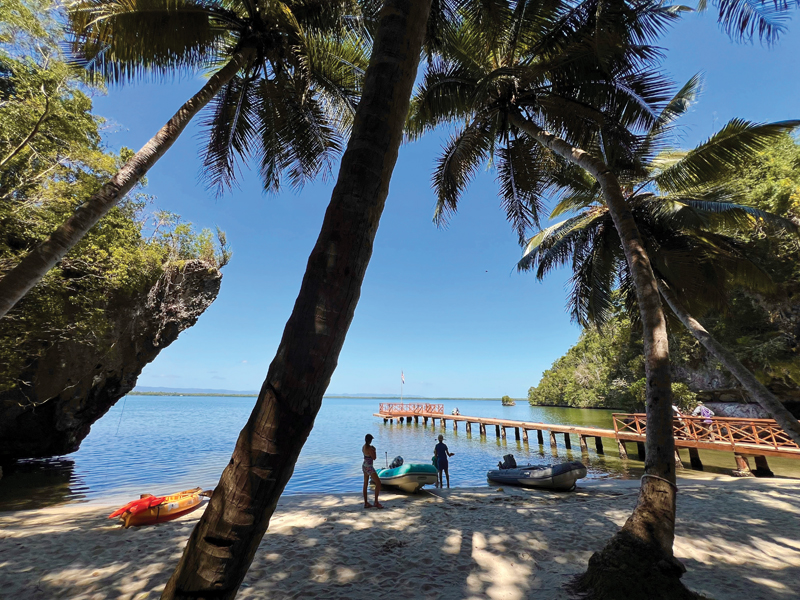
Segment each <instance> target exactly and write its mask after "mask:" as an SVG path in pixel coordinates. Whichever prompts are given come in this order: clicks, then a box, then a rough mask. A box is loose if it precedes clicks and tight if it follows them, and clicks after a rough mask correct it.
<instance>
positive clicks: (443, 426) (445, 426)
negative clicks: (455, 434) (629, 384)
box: [441, 419, 447, 429]
mask: <svg viewBox="0 0 800 600" xmlns="http://www.w3.org/2000/svg"><path fill="white" fill-rule="evenodd" d="M441 421H442V429H447V419H442V420H441Z"/></svg>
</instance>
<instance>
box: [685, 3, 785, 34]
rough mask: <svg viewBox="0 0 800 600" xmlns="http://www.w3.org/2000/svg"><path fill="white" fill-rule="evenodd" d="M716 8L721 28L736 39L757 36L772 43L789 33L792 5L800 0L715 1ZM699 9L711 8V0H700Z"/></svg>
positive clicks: (713, 4)
mask: <svg viewBox="0 0 800 600" xmlns="http://www.w3.org/2000/svg"><path fill="white" fill-rule="evenodd" d="M711 5H712V6H713V7H714V8H716V9H717V20H718V21H719V24H720V26H721V27H722V29H723V30H724V31H725V32H726V33H727V34H728V35H729V36H731V38H733V39H735V40H737V41H751V40H752V39H753V38H754V37H758V38H759V39H761V40H762V41H766V42H767V43H769V44H772V43H775V42H776V41H777V40H778V38H779V37H780V36H781V35H782V34H783V33H785V32H786V23H787V22H788V21H789V19H790V18H791V15H790V14H789V12H790V11H791V9H792V5H794V6H795V7H800V1H799V0H794V2H792V0H712V2H711ZM697 8H698V10H699V11H701V12H702V11H705V10H707V9H708V0H699V1H698V3H697Z"/></svg>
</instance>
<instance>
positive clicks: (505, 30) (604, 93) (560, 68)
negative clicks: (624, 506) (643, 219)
mask: <svg viewBox="0 0 800 600" xmlns="http://www.w3.org/2000/svg"><path fill="white" fill-rule="evenodd" d="M494 4H497V3H494ZM503 4H504V5H505V7H506V10H505V11H504V12H503V13H502V15H501V16H500V17H498V20H499V22H501V23H502V25H500V26H496V27H489V28H485V29H484V28H482V26H481V24H482V22H483V20H482V19H480V18H478V17H476V16H473V15H471V14H466V15H464V16H463V21H462V24H461V27H460V28H457V29H456V30H455V31H454V32H453V33H452V34H450V35H449V36H448V38H447V39H446V43H444V44H443V45H442V48H441V49H440V51H439V53H438V55H437V57H436V59H435V60H434V61H432V62H431V63H430V65H429V67H428V69H427V71H426V73H425V77H424V79H423V82H422V85H421V86H420V88H419V91H418V93H417V95H416V97H415V99H414V101H413V103H412V110H413V112H412V118H411V119H410V125H409V134H410V135H411V136H412V137H413V136H417V135H420V134H422V133H423V132H425V131H428V130H430V129H432V128H434V127H436V126H438V125H440V124H444V123H451V122H455V123H459V126H458V129H457V131H456V133H455V135H454V136H453V137H452V138H451V139H450V140H449V142H448V143H447V145H446V146H445V148H444V151H443V154H442V156H441V158H440V159H439V164H438V166H437V169H436V171H435V173H434V178H433V179H434V187H435V189H436V191H437V195H438V204H437V211H436V216H435V219H436V220H437V221H439V222H441V221H443V220H444V219H446V218H447V216H448V214H449V213H450V212H452V211H454V210H455V208H456V207H457V204H458V200H459V197H460V195H461V193H462V192H463V190H464V189H465V188H466V186H467V185H468V184H469V181H470V179H471V178H472V176H473V175H474V174H475V173H476V172H477V170H478V169H479V167H480V165H481V164H482V163H484V162H486V161H488V160H493V162H494V163H495V164H496V165H497V173H498V179H499V182H500V187H501V192H502V197H503V203H504V205H505V207H506V210H507V212H508V214H509V217H510V218H511V219H512V221H513V222H514V223H515V225H516V229H517V231H518V233H520V234H521V232H522V231H524V229H525V228H526V227H527V226H528V225H529V224H530V223H533V224H535V223H536V222H537V219H538V214H539V211H540V208H541V206H542V205H543V200H542V199H543V198H544V197H545V195H546V193H547V191H548V190H550V189H552V188H554V187H556V188H557V187H559V185H560V181H561V179H562V178H563V177H565V176H566V177H568V176H569V174H570V172H572V171H576V170H577V171H580V170H583V171H586V172H588V173H589V175H590V176H591V177H592V179H593V180H594V181H595V182H597V184H598V186H599V188H600V189H601V191H602V193H603V197H604V199H605V201H606V205H607V206H608V210H609V214H610V215H611V217H612V220H613V222H614V226H615V228H616V229H617V231H619V232H620V235H621V240H622V247H623V249H624V252H625V257H626V261H627V264H628V265H629V268H630V273H631V277H632V280H633V282H634V285H635V289H636V293H637V303H638V307H639V311H640V316H641V322H642V329H643V339H644V358H645V370H646V377H647V430H648V439H647V460H646V463H645V472H646V476H645V477H644V478H643V479H642V484H641V493H640V494H639V501H638V503H637V506H636V508H635V510H634V513H633V515H632V516H631V518H630V519H628V521H627V522H626V524H625V526H624V527H623V529H622V531H620V532H619V533H618V534H617V535H616V536H615V537H614V538H613V539H612V541H611V542H610V543H609V545H607V547H606V549H605V550H604V551H603V553H601V554H598V555H595V559H593V560H592V561H591V562H590V566H589V573H588V577H587V578H585V579H584V582H585V583H586V585H587V586H588V587H592V588H597V589H599V588H600V587H603V586H607V587H609V588H613V586H614V585H616V581H617V579H619V577H618V576H614V577H611V576H610V575H609V573H610V572H611V569H613V568H614V567H613V566H611V562H614V564H616V565H619V564H624V565H625V566H626V569H628V571H627V574H628V575H629V577H627V578H626V579H627V580H629V581H631V582H638V584H639V588H638V589H636V590H633V589H632V590H630V594H629V597H631V598H633V597H648V594H649V593H650V591H651V590H652V589H653V587H656V588H658V589H663V590H664V593H665V594H669V593H672V594H673V597H680V595H681V594H685V593H687V592H686V590H685V588H683V587H682V586H681V585H680V582H679V580H678V578H679V577H680V574H681V573H682V565H680V563H678V561H677V560H675V559H674V556H673V553H672V542H673V539H674V523H675V497H676V487H675V483H674V482H675V465H674V440H673V437H672V411H671V404H672V398H671V396H672V389H671V382H670V365H669V350H668V338H667V326H666V320H665V316H664V312H663V310H662V307H661V302H660V297H659V292H658V287H657V282H656V279H655V276H654V273H653V270H652V268H651V266H650V261H649V258H648V255H647V252H646V249H645V246H644V244H643V241H642V238H641V236H640V234H639V232H638V230H637V228H636V223H635V221H634V219H633V216H632V214H631V212H630V210H629V207H628V204H627V203H626V201H625V197H624V195H623V191H622V186H621V185H620V182H619V180H618V178H617V175H616V173H615V172H614V171H613V170H612V169H611V168H610V167H609V165H608V161H609V160H610V159H612V158H613V159H614V160H616V161H617V162H620V161H622V159H624V158H625V157H626V156H629V155H631V153H632V148H633V147H634V146H635V144H636V143H637V141H638V139H639V137H640V135H641V134H642V133H643V132H646V131H647V130H648V129H649V128H651V127H652V126H654V124H655V122H656V120H657V119H658V116H659V114H660V110H659V109H660V107H661V106H663V104H665V103H666V102H667V101H668V100H669V95H668V90H669V84H668V82H667V81H666V80H665V79H664V78H663V77H661V76H660V75H659V73H658V72H655V71H654V70H653V69H651V68H649V65H650V63H651V60H652V59H654V58H657V57H658V51H657V49H655V48H653V46H652V41H653V40H654V39H655V38H656V37H657V36H658V35H659V34H660V33H662V32H663V31H664V30H665V28H666V27H667V26H668V25H669V23H671V22H672V21H673V20H675V19H676V18H677V16H678V15H679V13H680V10H681V9H680V8H673V7H668V6H665V5H663V4H662V3H660V2H647V1H645V2H625V1H620V0H602V1H587V2H577V3H571V4H568V5H566V6H565V5H560V6H557V7H555V8H553V7H552V5H547V6H544V5H537V4H536V3H533V2H523V1H519V2H505V3H503ZM637 133H639V135H637ZM612 153H613V155H612ZM629 168H630V169H632V170H634V171H635V170H637V169H639V170H641V169H640V167H638V166H637V165H636V164H631V165H629ZM615 556H616V558H614V557H615ZM623 557H624V558H623ZM656 565H660V566H658V567H657V566H656ZM606 566H608V567H609V568H608V569H606V568H605V567H606ZM643 573H644V576H643ZM673 586H674V587H673ZM637 594H638V596H637Z"/></svg>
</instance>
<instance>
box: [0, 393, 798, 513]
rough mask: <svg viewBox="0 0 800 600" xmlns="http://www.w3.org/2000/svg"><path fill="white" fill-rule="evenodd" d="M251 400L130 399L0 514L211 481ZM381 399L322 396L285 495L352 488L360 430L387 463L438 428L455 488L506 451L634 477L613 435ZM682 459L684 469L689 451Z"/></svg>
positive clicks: (521, 458)
mask: <svg viewBox="0 0 800 600" xmlns="http://www.w3.org/2000/svg"><path fill="white" fill-rule="evenodd" d="M430 401H431V400H429V402H430ZM436 402H441V403H443V404H444V407H445V413H448V414H449V413H450V412H451V411H452V410H453V409H454V408H456V407H458V409H459V410H460V412H461V414H462V415H470V416H479V417H495V418H508V419H519V420H525V421H535V422H544V423H560V424H572V425H592V426H597V427H606V428H613V425H612V420H611V411H605V410H589V409H569V408H552V407H532V406H530V405H528V404H527V403H526V402H518V403H517V405H516V406H509V407H505V406H502V405H501V404H500V401H499V400H494V401H489V400H447V399H444V400H436ZM254 403H255V398H225V397H197V396H183V397H175V396H128V397H126V398H125V399H123V400H122V401H120V402H118V403H117V405H116V406H114V407H113V408H112V409H111V410H110V411H109V412H108V413H107V414H106V415H105V416H104V417H103V418H102V419H100V420H99V421H98V422H97V423H95V424H94V426H93V427H92V431H91V433H90V434H89V436H88V437H87V438H86V439H85V440H84V442H83V444H82V445H81V448H80V450H78V451H77V452H74V453H73V454H70V455H68V456H64V457H60V458H57V459H48V460H36V461H26V462H23V463H20V464H19V465H17V467H16V468H15V469H14V470H12V471H10V472H8V473H7V474H6V476H5V477H4V478H3V479H1V480H0V510H16V509H25V508H35V507H40V506H47V505H53V504H58V503H61V502H71V501H84V502H86V501H88V502H103V503H107V502H109V501H111V502H116V501H117V500H126V499H130V498H134V497H138V495H139V494H140V493H144V492H150V493H155V494H158V493H169V492H174V491H178V490H182V489H187V488H192V487H198V486H199V487H203V488H206V489H207V488H212V487H214V486H215V485H216V483H217V481H218V480H219V476H220V474H221V473H222V470H223V469H224V467H225V465H226V464H227V462H228V460H229V459H230V456H231V452H232V451H233V447H234V444H235V443H236V438H237V437H238V435H239V431H240V430H241V428H242V427H243V426H244V424H245V422H246V421H247V418H248V416H249V414H250V411H251V410H252V408H253V405H254ZM379 404H380V400H379V399H361V398H359V399H351V398H326V399H325V401H324V402H323V405H322V409H321V410H320V412H319V415H318V416H317V420H316V423H315V425H314V430H313V432H312V433H311V435H310V437H309V439H308V441H307V442H306V445H305V447H304V448H303V451H302V453H301V454H300V459H299V460H298V462H297V465H296V467H295V471H294V475H293V476H292V479H291V480H290V481H289V484H288V485H287V487H286V490H285V492H284V493H286V494H304V493H320V492H358V491H360V490H361V486H362V482H363V479H362V474H361V445H362V444H363V443H364V435H365V434H367V433H371V434H372V435H373V436H375V440H374V441H373V444H374V445H375V447H376V448H377V451H378V461H376V462H377V463H380V464H384V462H385V460H386V456H387V455H388V460H389V461H391V460H392V458H394V457H395V456H398V455H400V456H403V458H404V459H405V461H406V462H425V463H427V462H430V459H431V455H432V454H433V447H434V445H435V443H436V436H437V435H438V434H439V433H444V436H445V443H446V444H447V445H448V446H449V448H450V451H451V452H455V456H454V457H453V458H451V459H450V482H451V485H452V486H481V485H488V482H487V480H486V472H487V471H488V470H489V469H491V468H494V466H495V465H496V464H497V462H498V461H499V460H501V458H502V456H503V455H504V454H509V453H511V454H514V456H515V457H516V459H517V462H519V463H521V464H524V463H526V462H531V463H534V464H547V463H555V462H561V461H565V460H582V461H583V462H584V463H585V464H586V465H587V467H588V469H589V475H588V476H589V477H590V478H605V477H617V478H633V477H639V476H640V475H641V473H642V466H643V465H642V463H640V462H639V461H637V460H634V457H635V451H634V450H633V446H632V445H629V453H630V457H631V459H630V460H627V461H621V460H620V459H619V458H618V455H617V450H616V444H615V443H614V442H613V440H608V439H607V440H605V441H604V444H605V455H603V456H601V455H598V454H597V453H596V452H595V449H594V444H593V443H592V440H590V445H589V448H590V450H589V455H588V457H587V456H584V457H581V453H580V447H579V445H578V440H577V439H576V437H575V436H572V444H573V449H572V450H567V449H566V448H565V446H564V440H563V436H561V435H559V436H558V448H557V451H556V453H555V454H553V453H552V451H551V449H550V444H549V440H547V437H545V445H544V446H540V445H539V444H538V442H537V439H536V435H535V433H534V434H533V435H532V436H531V439H530V442H529V443H524V442H521V441H519V442H518V441H516V440H515V439H514V435H513V430H509V434H510V435H509V439H506V440H497V439H496V436H495V433H494V429H493V428H488V429H489V431H488V435H487V436H486V437H483V438H481V436H480V435H479V434H478V429H477V427H475V428H474V431H473V433H472V434H467V433H466V432H465V430H464V425H463V424H460V427H459V430H458V431H457V432H454V431H453V430H452V429H451V428H450V427H448V429H447V430H446V431H444V432H443V431H442V430H441V429H440V428H438V427H437V428H436V429H435V430H434V429H433V428H432V427H431V426H430V424H429V425H428V427H424V426H423V424H422V423H419V424H413V423H412V424H405V423H404V424H402V425H401V424H398V423H397V422H395V423H394V424H386V425H384V424H383V420H382V419H380V418H378V417H373V416H372V415H373V413H375V412H377V411H378V405H379ZM684 453H685V451H684ZM701 457H702V459H703V463H704V464H705V466H706V470H708V471H720V472H724V471H730V469H731V468H733V466H734V465H733V455H731V454H726V453H720V452H702V453H701ZM684 461H685V462H686V463H687V466H688V455H684ZM796 462H797V461H789V460H778V459H770V466H771V467H772V470H773V471H775V473H776V474H777V475H793V476H795V477H796V476H799V475H800V470H798V465H795V464H794V463H796Z"/></svg>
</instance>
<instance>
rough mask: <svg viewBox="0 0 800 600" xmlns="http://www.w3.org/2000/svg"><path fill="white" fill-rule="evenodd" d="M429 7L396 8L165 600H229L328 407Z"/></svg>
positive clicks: (404, 0)
mask: <svg viewBox="0 0 800 600" xmlns="http://www.w3.org/2000/svg"><path fill="white" fill-rule="evenodd" d="M430 4H431V0H388V1H386V2H385V3H384V5H383V8H382V9H381V13H380V16H379V25H378V33H377V36H376V40H375V45H374V49H373V52H372V58H371V59H370V64H369V68H368V69H367V72H366V75H365V81H364V86H363V94H362V98H361V101H360V102H359V105H358V109H357V111H356V115H355V121H354V123H353V130H352V135H351V138H350V141H349V142H348V144H347V149H346V151H345V153H344V156H343V157H342V162H341V167H340V170H339V177H338V180H337V182H336V187H335V188H334V190H333V194H332V197H331V202H330V204H329V206H328V210H327V212H326V213H325V219H324V221H323V224H322V231H321V232H320V235H319V238H318V239H317V243H316V245H315V246H314V250H313V251H312V253H311V256H310V258H309V260H308V266H307V267H306V273H305V276H304V277H303V283H302V286H301V288H300V294H299V295H298V297H297V301H296V302H295V305H294V310H293V311H292V314H291V316H290V317H289V321H288V322H287V324H286V328H285V329H284V332H283V338H282V339H281V343H280V346H279V347H278V352H277V355H276V356H275V358H274V359H273V361H272V364H271V365H270V367H269V372H268V373H267V378H266V380H265V381H264V384H263V386H262V387H261V391H260V393H259V396H258V400H257V402H256V405H255V408H254V409H253V412H252V414H251V415H250V419H249V420H248V422H247V424H246V425H245V427H244V429H242V432H241V433H240V434H239V439H238V441H237V442H236V448H235V449H234V452H233V456H232V457H231V461H230V464H229V465H228V466H227V467H226V468H225V471H224V472H223V473H222V477H221V478H220V482H219V485H218V486H217V488H216V489H215V490H214V493H213V495H212V497H211V502H210V504H209V506H208V508H207V509H206V511H205V513H204V514H203V517H202V518H201V519H200V521H199V523H198V524H197V526H196V527H195V528H194V531H192V535H191V537H190V539H189V543H188V545H187V546H186V550H185V551H184V553H183V556H182V557H181V560H180V563H179V564H178V566H177V568H176V570H175V572H174V573H173V575H172V578H171V579H170V581H169V583H168V584H167V587H166V589H165V590H164V593H163V595H162V598H163V599H174V598H233V597H234V596H235V595H236V592H237V590H238V589H239V585H240V584H241V582H242V580H243V579H244V577H245V574H246V573H247V570H248V568H249V567H250V563H251V562H252V561H253V557H254V556H255V553H256V550H257V549H258V545H259V543H260V542H261V539H262V537H263V536H264V533H265V532H266V530H267V527H268V526H269V521H270V518H271V516H272V513H273V512H274V510H275V507H276V505H277V503H278V499H279V498H280V495H281V492H283V488H284V487H285V486H286V483H287V482H288V481H289V478H290V477H291V476H292V472H293V471H294V465H295V462H296V461H297V457H298V455H299V454H300V450H301V449H302V448H303V444H304V443H305V441H306V438H307V437H308V435H309V433H310V432H311V428H312V426H313V425H314V419H315V418H316V415H317V412H318V411H319V408H320V406H321V404H322V395H323V393H324V392H325V390H326V388H327V386H328V383H329V382H330V378H331V376H332V375H333V372H334V370H335V368H336V363H337V361H338V358H339V352H340V350H341V348H342V345H343V344H344V340H345V335H346V334H347V330H348V328H349V326H350V323H351V321H352V319H353V314H354V312H355V308H356V304H357V303H358V298H359V295H360V293H361V284H362V281H363V279H364V275H365V273H366V269H367V265H368V263H369V259H370V256H371V254H372V246H373V241H374V239H375V234H376V232H377V229H378V223H379V221H380V217H381V213H382V212H383V208H384V204H385V202H386V196H387V194H388V192H389V181H390V179H391V175H392V171H393V169H394V165H395V162H396V160H397V154H398V149H399V147H400V142H401V140H402V133H403V125H404V123H405V119H406V115H407V113H408V107H409V103H410V97H411V91H412V88H413V85H414V79H415V77H416V73H417V67H418V65H419V57H420V51H421V48H422V41H423V37H424V34H425V31H426V24H427V19H428V13H429V11H430Z"/></svg>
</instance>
